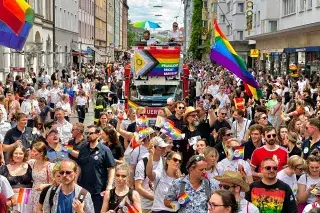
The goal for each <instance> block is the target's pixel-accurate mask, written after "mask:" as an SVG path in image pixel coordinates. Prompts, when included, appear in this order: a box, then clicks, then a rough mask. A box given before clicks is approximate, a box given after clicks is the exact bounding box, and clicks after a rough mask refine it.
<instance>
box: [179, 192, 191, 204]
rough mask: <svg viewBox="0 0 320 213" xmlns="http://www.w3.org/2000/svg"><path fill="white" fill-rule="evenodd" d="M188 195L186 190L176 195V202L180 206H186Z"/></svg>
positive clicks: (188, 200) (188, 199)
mask: <svg viewBox="0 0 320 213" xmlns="http://www.w3.org/2000/svg"><path fill="white" fill-rule="evenodd" d="M190 201H191V200H190V197H189V195H188V194H187V192H183V193H182V194H180V195H179V197H178V203H179V204H180V205H181V206H186V205H187V204H188V203H189V202H190Z"/></svg>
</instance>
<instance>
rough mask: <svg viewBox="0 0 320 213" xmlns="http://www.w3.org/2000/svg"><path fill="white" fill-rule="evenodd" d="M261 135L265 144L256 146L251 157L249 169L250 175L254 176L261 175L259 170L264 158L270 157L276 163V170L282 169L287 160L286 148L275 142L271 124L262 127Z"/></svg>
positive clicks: (273, 129)
mask: <svg viewBox="0 0 320 213" xmlns="http://www.w3.org/2000/svg"><path fill="white" fill-rule="evenodd" d="M263 135H264V138H265V141H266V144H265V145H264V146H262V147H260V148H256V149H255V150H254V151H253V153H252V157H251V163H250V164H251V169H252V175H253V176H255V177H260V178H262V177H263V174H262V173H256V172H255V171H256V170H257V171H258V172H261V169H262V162H263V160H264V159H266V158H271V159H273V160H274V161H275V162H277V165H278V171H280V170H282V169H283V167H284V166H286V165H287V160H288V150H287V149H286V148H284V147H281V146H279V145H277V144H276V142H277V134H276V130H275V128H274V127H273V126H266V127H264V128H263Z"/></svg>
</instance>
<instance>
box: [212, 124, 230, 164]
mask: <svg viewBox="0 0 320 213" xmlns="http://www.w3.org/2000/svg"><path fill="white" fill-rule="evenodd" d="M231 137H232V132H231V129H229V128H227V127H222V128H220V129H219V131H218V137H217V145H216V146H215V147H214V148H216V150H217V151H218V152H219V160H218V161H221V160H223V159H225V158H226V157H227V151H228V150H227V148H226V143H227V141H228V140H229V139H230V138H231Z"/></svg>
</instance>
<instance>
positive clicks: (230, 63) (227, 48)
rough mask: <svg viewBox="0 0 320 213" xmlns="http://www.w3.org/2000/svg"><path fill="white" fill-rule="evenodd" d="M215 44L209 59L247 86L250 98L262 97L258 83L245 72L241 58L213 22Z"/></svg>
mask: <svg viewBox="0 0 320 213" xmlns="http://www.w3.org/2000/svg"><path fill="white" fill-rule="evenodd" d="M214 27H215V44H214V45H212V47H211V54H210V58H211V60H212V61H215V62H217V63H219V64H220V65H222V66H223V67H225V68H227V69H228V70H229V71H230V72H232V73H233V74H235V75H236V76H238V77H239V78H240V79H241V80H242V81H243V82H244V83H245V84H247V85H248V89H249V90H250V92H251V94H252V96H253V97H254V98H255V99H256V100H257V99H259V98H261V97H262V91H261V90H260V89H259V84H258V82H257V81H256V80H255V79H254V77H253V76H252V74H251V73H250V72H249V71H248V70H247V66H246V64H245V62H244V61H243V60H242V58H241V57H240V56H239V55H238V54H237V53H236V51H235V50H234V49H233V47H232V45H231V44H230V42H229V41H228V39H227V38H226V37H225V35H224V34H223V33H222V31H221V29H220V27H219V25H218V23H217V20H214Z"/></svg>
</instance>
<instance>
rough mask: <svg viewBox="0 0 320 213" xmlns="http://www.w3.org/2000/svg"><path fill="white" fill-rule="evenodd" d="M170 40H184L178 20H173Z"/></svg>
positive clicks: (169, 34)
mask: <svg viewBox="0 0 320 213" xmlns="http://www.w3.org/2000/svg"><path fill="white" fill-rule="evenodd" d="M168 37H169V39H168V41H169V42H183V40H184V39H183V35H182V32H181V31H180V30H179V26H178V23H177V22H173V24H172V31H170V32H169V33H168Z"/></svg>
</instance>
